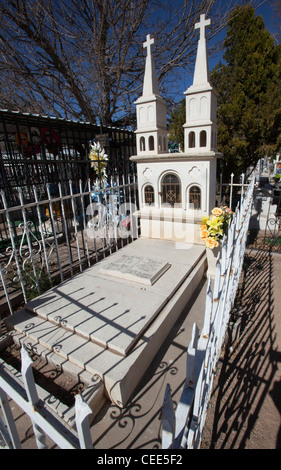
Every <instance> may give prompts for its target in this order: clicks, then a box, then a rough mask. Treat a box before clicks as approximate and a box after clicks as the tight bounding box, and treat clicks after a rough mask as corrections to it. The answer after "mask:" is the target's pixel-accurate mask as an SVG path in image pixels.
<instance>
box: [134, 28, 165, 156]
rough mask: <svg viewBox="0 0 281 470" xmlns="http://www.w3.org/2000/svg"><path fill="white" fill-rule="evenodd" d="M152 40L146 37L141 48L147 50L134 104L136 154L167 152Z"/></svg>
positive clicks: (162, 105)
mask: <svg viewBox="0 0 281 470" xmlns="http://www.w3.org/2000/svg"><path fill="white" fill-rule="evenodd" d="M153 44H154V39H153V38H151V37H150V34H148V35H147V36H146V41H145V42H144V43H143V47H144V48H146V49H147V56H146V61H145V72H144V80H143V90H142V96H141V97H140V98H138V100H137V101H136V102H135V105H136V111H137V130H136V136H137V154H138V155H140V154H142V155H143V154H144V153H148V154H153V155H157V154H159V153H165V152H167V151H168V150H167V145H168V140H167V134H168V132H167V111H166V103H165V101H164V99H163V98H162V97H161V96H160V95H159V87H158V80H157V76H156V70H155V64H154V59H153V56H152V51H151V49H152V46H153Z"/></svg>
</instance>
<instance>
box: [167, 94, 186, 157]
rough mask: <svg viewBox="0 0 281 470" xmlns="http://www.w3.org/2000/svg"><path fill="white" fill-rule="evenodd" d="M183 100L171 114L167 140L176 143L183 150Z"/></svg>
mask: <svg viewBox="0 0 281 470" xmlns="http://www.w3.org/2000/svg"><path fill="white" fill-rule="evenodd" d="M184 123H185V98H184V99H183V100H182V101H180V103H179V104H178V105H177V106H176V108H175V109H174V111H172V112H171V117H170V125H169V140H171V141H175V142H177V143H178V144H179V145H180V146H181V148H182V149H184V129H183V124H184Z"/></svg>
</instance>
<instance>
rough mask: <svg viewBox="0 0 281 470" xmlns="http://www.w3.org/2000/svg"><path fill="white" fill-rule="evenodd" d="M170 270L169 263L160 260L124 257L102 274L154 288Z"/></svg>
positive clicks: (113, 262) (110, 264)
mask: <svg viewBox="0 0 281 470" xmlns="http://www.w3.org/2000/svg"><path fill="white" fill-rule="evenodd" d="M169 268H170V264H169V263H167V262H165V261H162V260H159V259H152V258H146V257H143V256H132V255H129V256H128V255H122V256H121V257H119V258H117V259H116V260H115V261H112V262H111V263H109V264H107V265H106V266H105V267H102V268H101V269H100V273H102V274H107V275H109V276H114V277H118V278H120V279H126V280H128V281H133V282H139V283H141V284H144V285H146V286H152V285H153V284H154V283H155V282H156V281H157V280H158V279H159V278H160V277H161V276H162V275H163V274H164V273H165V272H166V271H167V269H169Z"/></svg>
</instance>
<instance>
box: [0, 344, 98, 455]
mask: <svg viewBox="0 0 281 470" xmlns="http://www.w3.org/2000/svg"><path fill="white" fill-rule="evenodd" d="M21 364H22V366H21V375H22V382H21V381H19V380H17V377H16V376H15V374H12V373H9V371H8V370H7V369H6V368H5V367H4V364H3V363H1V362H0V405H1V409H2V413H3V417H4V420H5V423H4V422H3V421H2V420H1V418H0V448H6V449H21V442H20V438H19V435H18V431H17V428H16V423H15V420H14V417H13V414H12V411H11V408H10V404H9V400H8V396H9V397H11V398H12V399H13V400H14V401H15V403H17V405H18V406H20V408H21V409H22V410H23V411H24V413H26V414H27V415H28V416H29V417H30V419H31V422H32V427H33V431H34V436H35V440H36V444H37V447H38V449H47V448H48V447H47V444H46V435H48V436H49V437H50V438H51V440H52V441H53V442H54V443H55V444H56V445H57V446H58V447H60V448H61V449H92V448H93V446H92V440H91V435H90V427H89V415H90V414H91V413H92V410H91V408H90V407H89V406H88V405H87V403H85V401H84V400H83V398H82V397H81V395H79V394H78V395H75V425H76V431H75V430H73V429H70V428H68V427H67V426H66V425H64V423H62V421H61V420H59V419H58V417H57V416H55V414H54V413H52V412H51V410H50V409H49V408H48V406H46V404H45V403H44V401H43V400H42V399H40V398H39V396H38V393H37V388H36V385H35V381H34V377H33V372H32V359H31V358H30V356H29V354H28V352H27V350H26V349H25V347H24V346H23V347H22V349H21Z"/></svg>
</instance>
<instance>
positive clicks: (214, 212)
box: [212, 207, 223, 217]
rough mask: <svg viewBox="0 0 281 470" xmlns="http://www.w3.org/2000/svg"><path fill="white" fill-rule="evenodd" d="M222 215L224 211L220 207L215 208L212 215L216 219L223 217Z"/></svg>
mask: <svg viewBox="0 0 281 470" xmlns="http://www.w3.org/2000/svg"><path fill="white" fill-rule="evenodd" d="M222 213H223V211H222V209H220V208H219V207H214V209H213V210H212V214H213V215H215V216H216V217H219V216H220V215H222Z"/></svg>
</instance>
